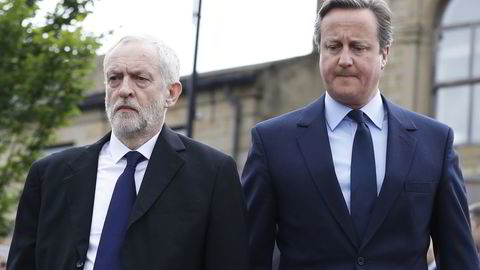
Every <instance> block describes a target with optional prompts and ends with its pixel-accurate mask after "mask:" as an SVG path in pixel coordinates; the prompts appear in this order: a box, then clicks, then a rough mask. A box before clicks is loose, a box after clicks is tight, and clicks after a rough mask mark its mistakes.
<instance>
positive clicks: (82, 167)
mask: <svg viewBox="0 0 480 270" xmlns="http://www.w3.org/2000/svg"><path fill="white" fill-rule="evenodd" d="M109 139H110V133H109V134H107V135H105V136H104V137H103V138H102V139H101V140H99V141H98V142H97V143H95V144H93V145H91V146H89V147H87V148H86V149H84V150H83V152H82V153H80V154H79V156H78V157H77V158H76V159H75V160H74V161H73V162H72V163H70V164H69V166H70V168H71V169H72V174H71V175H69V176H67V177H66V178H65V179H64V180H65V181H64V184H65V190H66V198H67V207H69V210H68V213H70V215H71V219H72V234H73V235H74V237H75V243H77V246H76V249H77V253H78V256H79V257H80V258H83V257H84V256H85V254H86V253H87V249H88V242H89V237H90V228H91V222H92V212H93V202H94V198H95V183H96V179H97V166H98V155H99V153H100V150H101V149H102V146H103V144H105V142H107V141H108V140H109ZM80 151H82V150H80Z"/></svg>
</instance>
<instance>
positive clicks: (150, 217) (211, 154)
mask: <svg viewBox="0 0 480 270" xmlns="http://www.w3.org/2000/svg"><path fill="white" fill-rule="evenodd" d="M109 138H110V135H107V136H105V137H104V138H103V139H101V140H100V141H99V142H97V143H95V144H93V145H91V146H87V147H82V148H74V149H71V150H66V151H64V152H61V153H59V154H54V155H51V156H49V157H47V158H45V159H42V160H40V161H38V162H35V163H34V164H33V166H32V168H31V170H30V173H29V175H28V177H27V180H26V183H25V188H24V191H23V194H22V197H21V200H20V204H19V207H18V212H17V219H16V225H15V231H14V236H13V241H12V245H11V248H10V254H9V258H8V265H7V269H9V270H67V269H77V268H79V269H81V268H83V263H84V261H85V257H86V252H87V248H88V241H89V235H90V226H91V220H92V209H93V200H94V192H95V181H96V175H97V163H98V155H99V152H100V149H101V148H102V146H103V144H104V143H105V142H106V141H107V140H108V139H109ZM245 215H246V212H245V207H244V200H243V194H242V191H241V187H240V181H239V179H238V173H237V169H236V165H235V162H234V161H233V159H232V158H230V157H228V156H227V155H224V154H222V153H220V152H218V151H216V150H213V149H212V148H210V147H208V146H205V145H203V144H200V143H198V142H195V141H192V140H190V139H188V138H186V137H184V136H181V135H178V134H176V133H174V132H173V131H171V130H170V129H168V128H167V127H166V126H164V127H163V129H162V132H161V133H160V136H159V137H158V139H157V142H156V145H155V148H154V150H153V153H152V156H151V159H150V161H149V163H148V167H147V170H146V172H145V176H144V178H143V182H142V186H141V187H140V190H139V193H138V197H137V200H136V202H135V205H134V207H133V210H132V214H131V216H130V221H129V227H128V231H127V236H126V240H125V244H124V247H123V250H122V252H123V256H122V257H123V259H124V265H125V269H129V270H142V269H148V270H154V269H158V270H160V269H161V270H173V269H178V270H187V269H188V270H195V269H199V270H200V269H204V270H212V269H216V270H226V269H238V270H246V269H248V261H247V253H248V251H247V249H248V248H247V240H246V239H247V232H246V221H245V218H246V217H245Z"/></svg>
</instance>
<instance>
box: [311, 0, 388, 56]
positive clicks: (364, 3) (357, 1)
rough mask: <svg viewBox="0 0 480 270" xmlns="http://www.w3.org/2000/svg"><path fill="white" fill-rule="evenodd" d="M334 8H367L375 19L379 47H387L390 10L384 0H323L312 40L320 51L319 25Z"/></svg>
mask: <svg viewBox="0 0 480 270" xmlns="http://www.w3.org/2000/svg"><path fill="white" fill-rule="evenodd" d="M335 8H341V9H369V10H371V11H372V12H373V14H374V15H375V18H376V20H377V26H378V28H377V35H378V42H379V45H380V49H385V48H388V47H390V46H391V45H392V42H393V26H392V12H391V11H390V8H389V7H388V4H387V3H386V2H385V1H384V0H325V1H324V2H323V3H322V6H321V7H320V9H319V10H318V13H317V19H316V21H315V30H314V40H315V44H316V45H317V48H318V50H319V51H320V44H321V43H320V42H321V36H320V30H321V29H320V26H321V23H322V19H323V18H324V17H325V16H326V15H327V14H328V13H329V12H330V11H331V10H332V9H335Z"/></svg>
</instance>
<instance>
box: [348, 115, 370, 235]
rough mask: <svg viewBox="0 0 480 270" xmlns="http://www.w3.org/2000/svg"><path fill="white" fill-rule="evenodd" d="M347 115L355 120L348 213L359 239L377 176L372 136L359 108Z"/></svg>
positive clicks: (368, 218) (368, 217)
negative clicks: (355, 129)
mask: <svg viewBox="0 0 480 270" xmlns="http://www.w3.org/2000/svg"><path fill="white" fill-rule="evenodd" d="M348 116H349V117H350V118H352V119H353V120H355V122H357V124H358V125H357V132H356V133H355V138H354V139H353V149H352V164H351V171H350V173H351V175H350V181H351V182H350V184H351V193H350V213H351V215H352V219H353V224H354V225H355V228H356V230H357V234H358V236H359V238H360V239H362V238H363V236H364V233H365V230H366V229H367V226H368V221H369V220H370V214H371V213H372V211H373V207H374V205H375V201H376V199H377V177H376V171H375V154H374V152H373V143H372V136H371V135H370V130H369V129H368V126H367V124H366V123H365V116H364V114H363V112H362V111H360V110H352V111H350V112H349V113H348Z"/></svg>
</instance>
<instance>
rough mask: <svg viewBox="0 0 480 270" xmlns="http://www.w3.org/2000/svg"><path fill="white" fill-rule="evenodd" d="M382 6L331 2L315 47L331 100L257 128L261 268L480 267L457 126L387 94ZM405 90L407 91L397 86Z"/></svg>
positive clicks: (247, 173) (376, 1)
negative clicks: (430, 252)
mask: <svg viewBox="0 0 480 270" xmlns="http://www.w3.org/2000/svg"><path fill="white" fill-rule="evenodd" d="M392 40H393V38H392V25H391V12H390V10H389V8H388V6H387V4H386V3H385V2H384V1H383V0H326V1H324V2H323V3H322V6H321V8H320V10H319V12H318V16H317V21H316V24H315V41H316V43H317V46H318V50H319V66H320V74H321V77H322V79H323V82H324V86H325V88H326V93H325V94H324V95H322V96H321V97H320V98H319V99H317V100H316V101H314V102H313V103H311V104H310V105H308V106H306V107H304V108H301V109H299V110H296V111H294V112H290V113H287V114H285V115H282V116H279V117H276V118H274V119H270V120H267V121H264V122H262V123H259V124H257V125H256V126H255V127H254V128H253V129H252V141H253V145H252V147H251V149H250V152H249V155H248V158H247V162H246V165H245V167H244V171H243V175H242V183H243V188H244V193H245V196H246V200H247V208H248V227H249V246H250V262H251V269H252V270H270V269H271V265H272V249H273V246H274V243H275V242H276V243H277V246H278V248H279V251H280V260H279V269H282V270H297V269H298V270H300V269H302V270H307V269H309V270H314V269H315V270H316V269H329V270H353V269H368V270H386V269H388V270H426V269H427V261H426V253H427V249H428V247H429V242H430V240H429V239H430V236H431V238H432V239H433V245H434V248H435V256H436V261H437V263H438V265H439V269H462V270H465V269H468V270H478V269H479V262H478V258H477V255H476V252H475V248H474V244H473V240H472V236H471V234H470V228H469V222H468V206H467V200H466V196H465V187H464V182H463V179H462V174H461V172H460V169H459V166H458V158H457V155H456V154H455V151H454V149H453V146H452V144H453V132H452V129H451V128H449V127H447V126H446V125H444V124H441V123H439V122H437V121H435V120H432V119H430V118H427V117H425V116H421V115H419V114H416V113H413V112H410V111H408V110H406V109H404V108H401V107H399V106H397V105H395V104H393V103H391V102H390V101H389V100H387V99H386V98H385V97H384V96H382V95H381V93H380V90H379V80H380V78H381V76H382V74H383V71H384V68H385V65H386V63H387V59H388V55H389V52H390V46H391V44H392ZM400 89H401V88H400Z"/></svg>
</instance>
